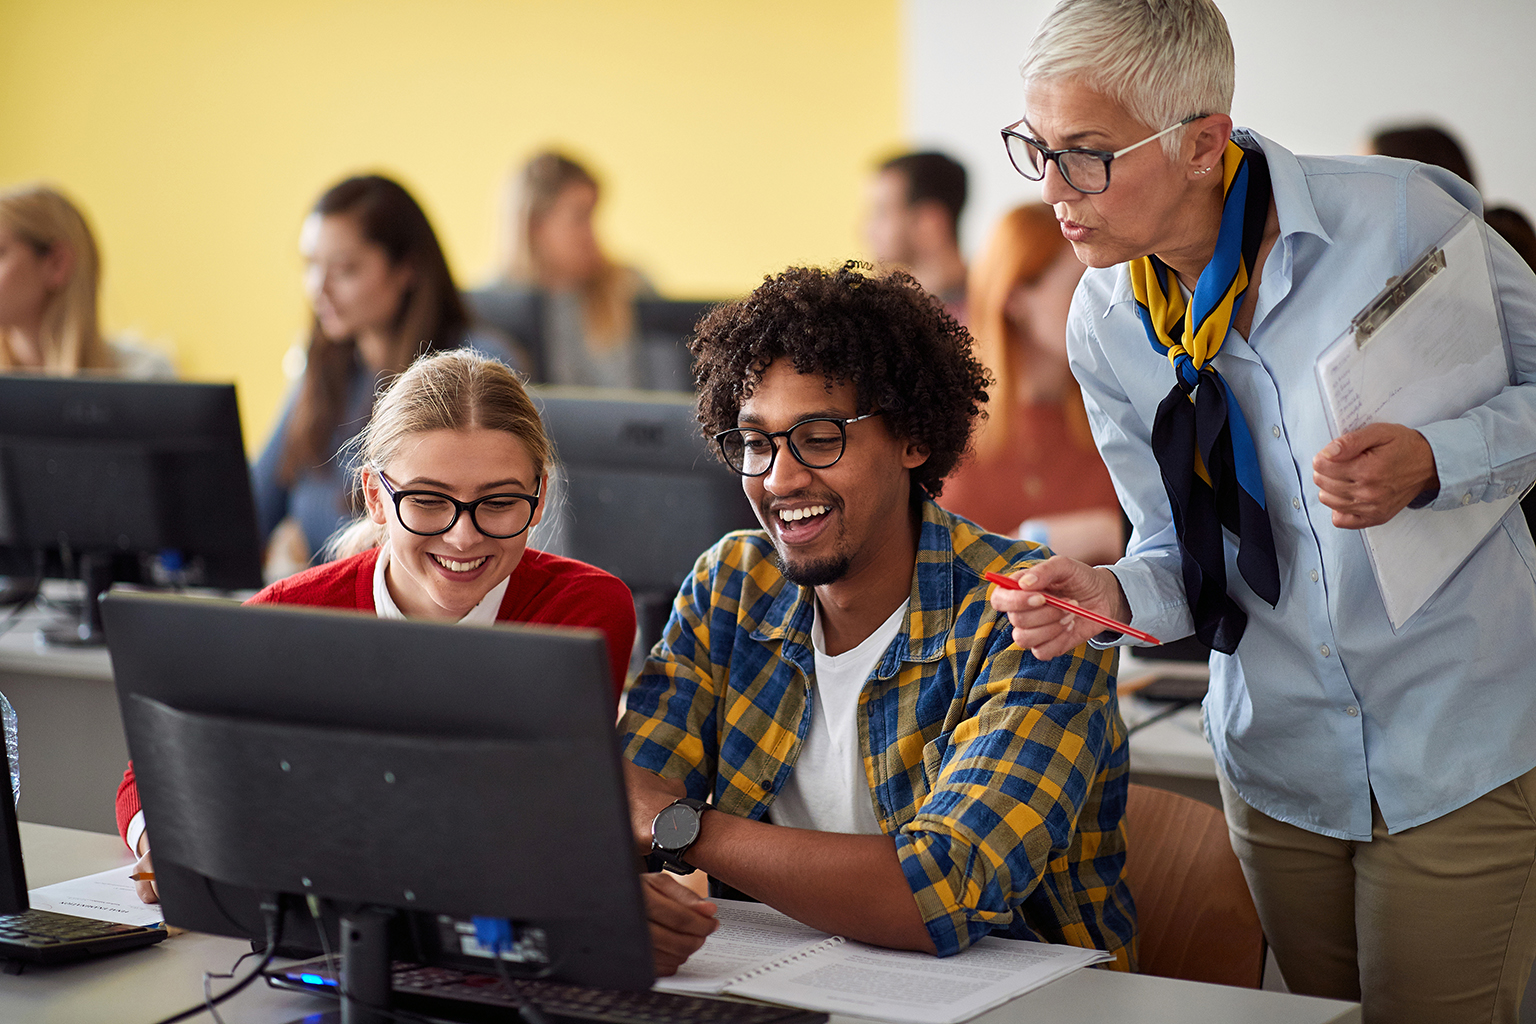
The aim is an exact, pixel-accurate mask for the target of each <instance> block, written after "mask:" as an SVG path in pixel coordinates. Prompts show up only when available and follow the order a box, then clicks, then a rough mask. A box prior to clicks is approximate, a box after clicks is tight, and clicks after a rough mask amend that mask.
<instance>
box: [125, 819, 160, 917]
mask: <svg viewBox="0 0 1536 1024" xmlns="http://www.w3.org/2000/svg"><path fill="white" fill-rule="evenodd" d="M138 854H139V859H138V860H137V861H135V862H134V865H133V874H131V875H130V876H129V877H130V878H132V879H133V887H134V890H135V891H136V892H137V893H138V894H139V899H141V900H143V901H144V902H145V903H159V902H160V889H159V886H158V885H156V883H155V863H154V861H153V860H151V859H150V856H149V833H147V832H146V833H144V834H143V835H141V836H139V849H138Z"/></svg>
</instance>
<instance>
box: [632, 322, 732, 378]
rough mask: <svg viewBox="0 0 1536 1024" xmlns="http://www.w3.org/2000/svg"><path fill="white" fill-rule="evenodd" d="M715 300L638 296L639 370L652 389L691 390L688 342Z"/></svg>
mask: <svg viewBox="0 0 1536 1024" xmlns="http://www.w3.org/2000/svg"><path fill="white" fill-rule="evenodd" d="M716 305H717V303H715V302H713V301H706V300H698V299H640V300H638V301H636V303H635V334H636V336H637V337H638V338H639V340H640V373H641V376H642V378H643V379H644V381H645V387H646V388H648V389H650V390H652V391H692V390H693V356H692V354H691V353H689V351H688V342H689V341H690V340H692V338H693V329H694V328H695V327H696V326H698V323H699V321H700V320H702V319H703V318H704V314H706V313H708V312H709V311H710V310H711V309H713V308H714V307H715V306H716Z"/></svg>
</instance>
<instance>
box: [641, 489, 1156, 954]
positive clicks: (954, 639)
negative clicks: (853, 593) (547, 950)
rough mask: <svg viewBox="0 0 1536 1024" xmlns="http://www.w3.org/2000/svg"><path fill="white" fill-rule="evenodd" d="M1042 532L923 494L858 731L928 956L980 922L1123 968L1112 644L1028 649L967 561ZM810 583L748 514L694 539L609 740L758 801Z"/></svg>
mask: <svg viewBox="0 0 1536 1024" xmlns="http://www.w3.org/2000/svg"><path fill="white" fill-rule="evenodd" d="M1043 552H1044V549H1042V548H1040V547H1038V546H1037V545H1034V544H1030V543H1028V542H1024V541H1013V540H1010V539H1008V538H1005V537H998V536H995V535H992V534H988V533H985V532H984V531H982V530H981V528H980V527H978V526H976V525H975V524H973V523H971V522H969V521H967V520H964V519H961V518H959V517H957V516H953V515H951V514H949V513H948V512H946V511H944V510H943V509H942V508H940V507H939V506H937V505H936V504H934V503H933V502H931V501H925V502H924V505H923V523H922V531H921V534H920V536H919V539H918V555H917V570H916V572H915V574H914V577H913V583H912V594H911V605H910V610H909V616H908V619H907V622H906V625H905V626H904V628H903V630H902V631H901V633H900V634H898V636H897V638H896V640H895V641H893V642H892V644H891V647H890V648H889V649H888V650H887V651H886V653H885V655H884V656H883V657H882V658H881V660H880V662H879V664H878V665H877V666H876V668H875V671H874V673H873V675H872V677H871V679H870V681H869V682H868V683H867V684H866V685H865V688H864V690H863V692H862V693H861V695H860V698H859V704H860V712H861V713H860V715H859V716H858V722H859V743H860V749H861V750H862V751H863V752H864V768H865V773H866V776H867V778H868V780H869V784H870V789H871V791H872V792H873V794H874V798H875V803H876V805H877V806H876V807H875V814H876V817H877V818H878V819H879V821H880V826H881V828H882V829H883V830H884V831H885V833H886V834H887V835H889V836H892V837H893V838H894V839H895V842H896V849H897V853H898V854H899V856H900V858H901V864H902V868H903V870H904V871H905V873H906V876H907V881H908V882H909V883H910V884H911V886H912V892H913V896H914V898H915V899H916V901H917V905H918V909H919V910H920V911H921V913H922V916H923V920H924V922H925V923H926V924H927V927H928V933H929V935H930V936H931V937H932V938H933V943H934V946H935V948H936V949H937V950H938V952H939V954H940V955H941V956H944V955H948V954H951V953H956V952H959V951H960V950H962V949H964V948H966V947H967V946H968V945H970V944H971V943H972V942H974V941H975V940H976V939H978V938H980V937H982V936H984V935H988V934H996V935H1002V936H1006V937H1010V938H1021V939H1034V940H1037V941H1043V942H1059V943H1067V944H1071V945H1075V946H1082V947H1090V948H1095V949H1104V950H1108V951H1109V952H1111V953H1114V954H1115V957H1116V960H1115V963H1114V964H1113V965H1112V966H1116V967H1119V968H1121V969H1126V970H1128V969H1130V968H1131V967H1132V966H1133V962H1134V957H1135V933H1136V925H1135V909H1134V907H1133V905H1132V902H1131V896H1130V893H1129V892H1128V891H1127V889H1126V887H1125V884H1124V882H1123V881H1122V880H1121V872H1122V871H1123V870H1124V867H1125V832H1124V829H1123V827H1122V824H1121V820H1122V818H1123V816H1124V812H1125V800H1126V772H1127V764H1128V754H1127V747H1126V738H1125V723H1124V722H1123V721H1122V720H1121V717H1120V709H1119V704H1118V703H1117V700H1116V696H1115V687H1114V668H1115V658H1116V654H1115V652H1114V651H1113V650H1110V651H1099V650H1094V649H1092V648H1090V647H1088V646H1086V645H1084V646H1082V647H1079V648H1077V649H1076V650H1074V651H1072V652H1071V653H1069V654H1066V655H1063V656H1062V657H1060V658H1056V659H1055V660H1053V661H1049V662H1042V661H1039V660H1037V659H1035V658H1034V657H1033V656H1032V655H1030V653H1029V652H1028V651H1025V650H1022V649H1020V648H1019V647H1017V646H1015V645H1014V644H1013V642H1012V635H1011V630H1010V628H1009V625H1008V620H1007V619H1006V618H1005V617H1003V616H1000V615H998V614H997V612H995V611H994V610H993V609H992V606H991V604H990V603H989V602H988V600H987V595H988V588H989V585H988V584H987V583H986V581H985V580H983V579H982V573H984V572H987V571H989V570H990V571H995V572H1006V571H1013V570H1016V569H1018V568H1019V567H1020V566H1022V565H1026V564H1028V563H1031V562H1035V561H1038V560H1039V559H1040V558H1041V557H1043ZM813 598H814V595H813V593H812V592H811V591H810V590H808V589H805V588H802V587H799V586H796V585H795V584H792V583H790V582H788V581H787V580H785V579H784V577H783V576H782V575H781V574H780V572H779V570H778V568H777V566H776V564H775V563H774V560H773V548H772V545H771V544H770V543H769V541H768V539H767V536H766V535H765V534H763V533H762V532H760V531H743V532H739V533H733V534H729V535H727V536H726V537H725V538H724V539H722V540H721V541H720V542H719V543H718V544H717V545H715V547H714V548H712V549H711V550H709V551H708V552H706V553H705V554H704V555H703V556H702V557H701V558H700V559H699V561H698V564H697V565H696V566H695V567H694V572H693V576H692V577H691V578H690V579H689V580H688V581H686V582H685V583H684V585H683V587H682V590H681V591H680V592H679V594H678V597H677V600H676V603H675V604H674V605H673V609H672V616H671V619H670V621H669V622H668V623H667V629H666V633H665V634H664V635H663V637H662V639H661V641H660V642H659V643H658V644H657V646H656V648H655V650H653V651H652V652H651V656H650V659H649V660H648V661H647V662H646V665H645V669H644V671H643V672H642V674H641V676H640V678H639V679H637V680H636V681H635V683H634V685H633V686H632V687H631V688H630V690H629V692H628V694H627V696H626V708H627V710H626V711H625V714H624V717H623V718H622V720H621V721H620V732H621V734H622V735H623V743H624V752H625V756H626V757H628V758H629V759H630V760H631V761H633V762H634V763H635V764H637V765H640V766H641V767H644V768H648V769H650V770H651V771H655V772H658V773H660V774H661V775H663V776H666V777H668V778H675V779H682V780H683V781H684V783H685V785H686V786H687V788H688V794H689V796H692V797H695V798H698V799H707V800H710V801H711V802H712V803H713V804H714V806H715V807H716V808H718V809H720V810H722V811H726V812H728V813H731V814H738V815H741V816H743V817H747V818H754V819H762V818H763V817H764V816H765V815H766V814H767V812H768V809H769V807H770V806H771V804H772V802H773V799H774V796H775V794H776V793H777V792H778V791H779V789H780V787H781V786H783V785H784V783H785V782H786V781H787V780H788V779H789V776H790V772H791V771H792V770H793V768H794V764H795V761H796V759H797V758H798V757H799V753H800V746H801V743H802V742H803V740H804V738H805V735H806V731H807V729H808V728H809V725H810V715H811V701H810V699H809V697H810V693H809V686H810V684H811V681H812V680H813V679H814V677H815V654H814V651H813V649H812V646H811V623H812V615H813V612H812V601H813Z"/></svg>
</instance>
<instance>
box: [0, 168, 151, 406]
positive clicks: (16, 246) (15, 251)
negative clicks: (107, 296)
mask: <svg viewBox="0 0 1536 1024" xmlns="http://www.w3.org/2000/svg"><path fill="white" fill-rule="evenodd" d="M100 283H101V258H100V256H99V254H98V252H97V249H96V239H95V238H94V237H93V236H92V234H91V228H90V225H88V224H87V223H86V221H85V217H84V216H83V215H82V214H81V213H80V210H79V209H78V208H77V207H76V206H75V205H74V204H73V203H71V202H70V201H69V200H68V199H66V198H64V196H63V195H61V194H60V193H58V192H56V191H55V190H53V189H51V188H47V187H46V186H42V185H30V186H25V187H22V188H15V189H10V190H8V191H4V192H0V372H10V371H15V370H39V371H42V372H44V373H52V374H64V375H67V374H73V373H80V372H81V371H95V372H98V373H105V374H114V375H117V376H122V377H134V378H169V377H173V376H175V373H174V371H173V370H172V369H171V363H170V360H168V359H167V358H166V357H165V356H164V355H162V354H160V353H158V352H155V351H152V350H150V349H146V348H142V347H140V346H137V345H133V344H130V343H128V342H126V341H123V340H119V339H114V340H107V339H105V338H103V337H102V336H101V328H100V325H99V323H98V320H97V315H96V296H97V292H98V290H99V288H100Z"/></svg>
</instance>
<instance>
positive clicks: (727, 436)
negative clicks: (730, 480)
mask: <svg viewBox="0 0 1536 1024" xmlns="http://www.w3.org/2000/svg"><path fill="white" fill-rule="evenodd" d="M720 453H721V454H722V455H724V456H725V464H726V465H727V466H730V467H731V468H732V469H734V470H735V471H736V472H738V473H741V474H742V475H744V476H762V475H763V474H764V473H766V472H768V467H769V466H770V465H771V464H772V463H773V438H771V437H769V436H768V435H767V434H765V433H763V432H762V431H761V430H742V429H736V430H727V431H726V432H724V433H723V434H721V435H720Z"/></svg>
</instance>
